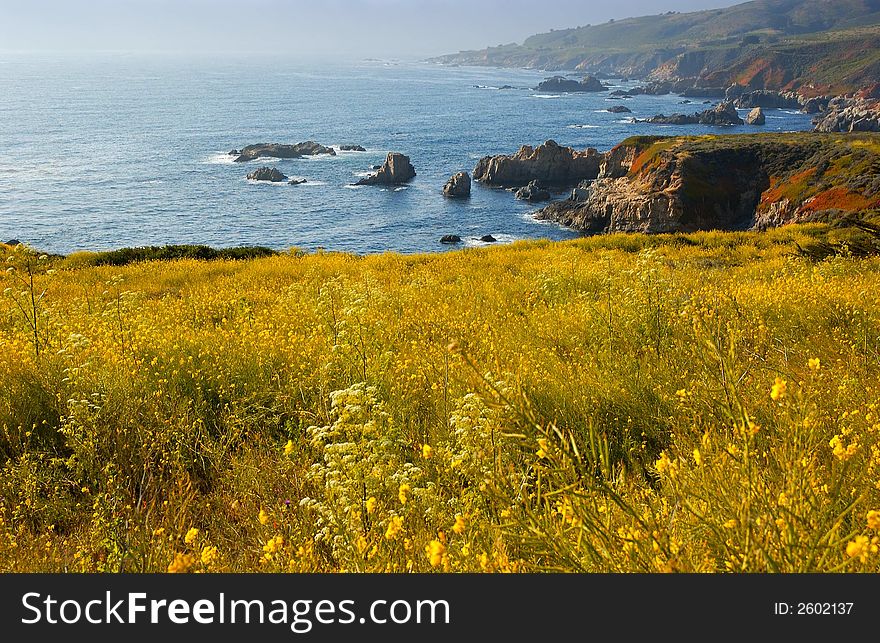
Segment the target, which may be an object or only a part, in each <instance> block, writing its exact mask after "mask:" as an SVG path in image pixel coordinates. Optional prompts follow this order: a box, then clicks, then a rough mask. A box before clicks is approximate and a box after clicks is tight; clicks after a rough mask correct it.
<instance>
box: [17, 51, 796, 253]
mask: <svg viewBox="0 0 880 643" xmlns="http://www.w3.org/2000/svg"><path fill="white" fill-rule="evenodd" d="M546 75H547V74H544V73H541V72H534V71H525V70H506V69H485V68H447V67H440V66H436V65H429V64H423V63H397V62H388V61H375V60H374V61H361V62H353V63H350V64H343V63H326V62H320V63H315V62H303V61H297V60H291V59H284V58H276V57H267V56H260V57H233V56H219V57H210V58H209V57H204V56H203V57H192V56H188V57H171V56H158V55H154V56H144V55H127V56H123V55H112V56H111V55H88V56H48V55H42V56H26V55H23V54H0V240H6V239H8V238H16V239H20V240H21V241H24V242H26V243H30V244H31V245H33V246H34V247H37V248H40V249H41V250H44V251H48V252H61V253H66V252H71V251H75V250H103V249H111V248H119V247H123V246H135V245H158V244H166V243H204V244H209V245H212V246H216V247H229V246H240V245H266V246H270V247H273V248H277V249H287V248H290V247H293V246H296V247H300V248H303V249H315V248H318V247H323V248H326V249H328V250H344V251H352V252H358V253H368V252H381V251H385V250H395V251H402V252H420V251H437V250H443V249H445V247H444V246H441V245H440V244H439V238H440V237H441V236H443V235H445V234H458V235H459V236H461V237H462V238H463V239H464V240H465V243H467V244H469V245H479V243H480V242H478V241H476V239H478V238H479V237H480V236H482V235H485V234H491V235H493V236H495V237H496V238H497V239H498V240H499V241H501V242H506V241H512V240H515V239H524V238H549V239H566V238H571V237H574V236H577V234H576V233H574V232H572V231H570V230H567V229H564V228H562V227H559V226H556V225H554V224H548V223H541V222H537V221H535V220H534V219H533V218H532V216H531V214H530V213H531V212H533V211H534V207H533V206H530V205H528V204H525V203H522V202H518V201H516V200H515V199H514V198H513V195H512V194H511V193H510V192H507V191H505V190H496V189H489V188H484V187H482V186H479V185H476V184H475V186H474V191H473V195H472V197H471V198H470V199H469V200H466V201H450V200H447V199H444V198H443V196H442V195H441V188H442V186H443V184H444V182H445V181H446V179H447V178H448V177H449V176H450V175H451V174H452V173H454V172H456V171H460V170H468V171H471V170H472V169H473V167H474V165H475V163H476V162H477V160H478V159H479V158H480V157H482V156H484V155H487V154H499V153H512V152H514V151H516V150H517V149H518V148H519V147H520V145H522V144H532V145H536V144H539V143H541V142H543V141H544V140H546V139H551V138H552V139H554V140H556V141H557V142H558V143H560V144H562V145H571V146H575V147H578V148H584V147H588V146H591V147H596V148H598V149H599V150H607V149H609V148H611V147H613V146H614V145H615V144H616V143H618V142H619V141H620V140H622V139H624V138H626V137H627V136H631V135H633V134H651V133H709V132H717V131H719V130H718V129H717V128H709V127H703V126H684V127H662V126H653V125H645V124H633V123H631V122H629V118H628V117H629V115H626V114H624V115H616V114H611V113H608V112H607V111H604V110H606V109H607V108H608V107H609V106H611V105H615V104H620V103H621V102H622V103H623V104H626V105H627V106H628V107H629V108H630V109H632V111H633V116H636V117H641V118H644V117H648V116H651V115H654V114H657V113H660V112H663V113H666V114H669V113H672V112H682V111H684V112H694V111H698V110H701V109H705V107H703V106H702V105H700V102H701V101H699V100H695V101H694V104H690V105H682V104H679V103H680V101H681V100H682V99H681V98H680V97H678V96H672V95H670V96H637V97H634V98H632V99H629V100H625V101H613V100H610V99H608V97H607V94H542V93H539V92H535V91H532V90H530V89H528V88H529V87H533V86H534V85H536V84H537V82H539V81H540V80H541V79H542V78H543V77H545V76H546ZM607 82H609V83H610V84H611V85H614V87H615V88H618V87H621V86H626V87H629V86H633V85H635V83H629V84H624V83H620V82H613V81H607ZM503 85H512V86H514V87H516V88H518V89H503V90H502V89H497V88H498V87H501V86H503ZM767 118H768V120H767V126H766V127H765V128H762V130H759V129H758V128H755V127H750V126H742V127H734V128H725V129H724V130H723V131H726V132H740V131H742V132H745V131H772V130H777V131H788V130H803V129H808V128H809V127H810V122H809V117H808V116H805V115H803V114H798V113H795V112H790V111H783V110H769V111H768V115H767ZM306 140H315V141H319V142H321V143H323V144H326V145H334V146H338V145H343V144H347V143H354V144H359V145H362V146H364V147H365V148H367V150H368V152H366V153H357V152H351V153H339V154H338V155H337V156H336V157H316V158H311V159H300V160H288V161H278V160H274V159H271V160H263V161H255V162H253V163H249V164H235V163H232V162H231V159H230V158H229V157H228V155H227V154H226V152H228V151H229V150H230V149H233V148H241V147H243V146H245V145H248V144H250V143H259V142H283V143H296V142H300V141H306ZM392 150H393V151H399V152H403V153H405V154H407V155H409V156H410V157H411V159H412V162H413V165H414V166H415V167H416V171H417V172H418V176H417V178H416V179H415V180H414V181H413V182H412V183H410V184H409V185H407V186H405V187H400V188H396V189H394V188H392V189H383V188H381V187H360V188H353V187H352V186H351V184H352V183H353V182H355V181H356V180H357V179H358V177H359V176H361V175H363V173H365V172H367V171H369V168H370V166H371V165H374V164H379V163H381V162H382V160H383V159H384V157H385V155H386V153H387V152H388V151H392ZM264 164H267V165H272V166H276V167H278V168H279V169H280V170H281V171H282V172H283V173H285V174H287V175H288V176H291V177H302V178H305V179H307V180H308V183H306V184H304V185H299V186H288V185H287V184H281V185H271V184H253V183H249V182H248V181H247V180H246V179H245V175H246V174H247V173H248V172H249V171H251V170H253V169H255V168H256V167H259V166H261V165H264Z"/></svg>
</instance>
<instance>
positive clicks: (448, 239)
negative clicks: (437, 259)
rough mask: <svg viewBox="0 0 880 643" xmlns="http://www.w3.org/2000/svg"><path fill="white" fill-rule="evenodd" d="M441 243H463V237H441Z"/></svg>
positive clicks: (454, 235) (448, 235)
mask: <svg viewBox="0 0 880 643" xmlns="http://www.w3.org/2000/svg"><path fill="white" fill-rule="evenodd" d="M440 243H461V237H459V236H458V235H457V234H445V235H443V236H442V237H440Z"/></svg>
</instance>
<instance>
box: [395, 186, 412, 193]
mask: <svg viewBox="0 0 880 643" xmlns="http://www.w3.org/2000/svg"><path fill="white" fill-rule="evenodd" d="M408 189H409V188H408V187H406V186H401V187H399V188H394V191H395V192H403V191H404V190H408Z"/></svg>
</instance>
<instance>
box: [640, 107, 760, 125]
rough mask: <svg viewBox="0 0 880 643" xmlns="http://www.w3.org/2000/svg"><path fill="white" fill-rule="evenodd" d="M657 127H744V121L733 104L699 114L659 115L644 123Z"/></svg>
mask: <svg viewBox="0 0 880 643" xmlns="http://www.w3.org/2000/svg"><path fill="white" fill-rule="evenodd" d="M642 122H644V123H653V124H655V125H742V124H743V120H742V119H741V118H740V117H739V114H737V112H736V108H734V106H733V103H720V104H718V105H716V106H715V107H714V108H713V109H707V110H706V111H704V112H700V113H698V114H693V115H688V114H672V115H671V116H666V115H664V114H658V115H657V116H652V117H651V118H649V119H647V120H645V121H642Z"/></svg>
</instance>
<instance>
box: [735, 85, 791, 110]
mask: <svg viewBox="0 0 880 643" xmlns="http://www.w3.org/2000/svg"><path fill="white" fill-rule="evenodd" d="M736 106H737V107H738V108H740V109H754V108H755V107H763V108H764V109H800V108H801V107H802V106H803V99H802V98H801V97H800V95H799V94H796V93H794V92H775V91H771V90H768V89H759V90H756V91H751V92H745V93H744V94H742V95H740V96H739V97H737V99H736Z"/></svg>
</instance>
